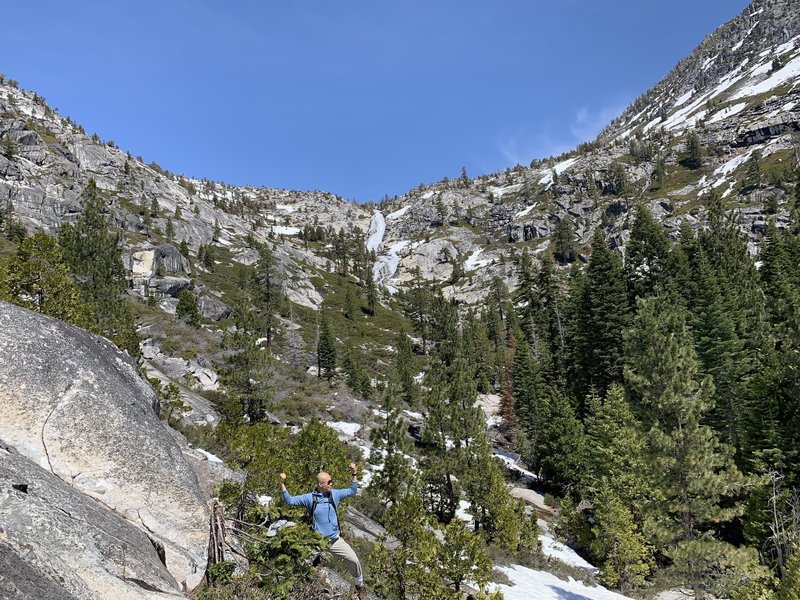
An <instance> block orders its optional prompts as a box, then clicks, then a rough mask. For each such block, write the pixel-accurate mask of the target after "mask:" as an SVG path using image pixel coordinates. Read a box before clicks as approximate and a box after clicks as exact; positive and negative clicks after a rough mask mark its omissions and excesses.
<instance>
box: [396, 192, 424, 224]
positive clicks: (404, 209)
mask: <svg viewBox="0 0 800 600" xmlns="http://www.w3.org/2000/svg"><path fill="white" fill-rule="evenodd" d="M431 196H433V192H426V193H425V194H424V195H423V196H422V197H423V198H424V199H428V198H430V197H431ZM409 210H411V205H410V204H409V205H407V206H404V207H403V208H401V209H400V210H396V211H394V212H390V213H389V214H388V215H386V218H387V219H389V220H390V221H391V220H392V219H399V218H400V217H402V216H403V215H404V214H406V213H407V212H408V211H409Z"/></svg>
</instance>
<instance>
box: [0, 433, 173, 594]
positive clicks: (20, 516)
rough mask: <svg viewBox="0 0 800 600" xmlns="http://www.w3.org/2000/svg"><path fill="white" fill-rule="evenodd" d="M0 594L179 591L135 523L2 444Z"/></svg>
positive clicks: (151, 545) (0, 465)
mask: <svg viewBox="0 0 800 600" xmlns="http://www.w3.org/2000/svg"><path fill="white" fill-rule="evenodd" d="M0 482H2V483H1V484H0V515H1V516H2V519H1V520H0V523H2V528H0V564H2V568H0V597H3V598H20V597H21V598H36V599H37V600H40V599H42V598H53V599H59V600H60V599H62V598H67V599H69V598H75V599H81V600H83V599H87V600H88V599H92V600H93V599H95V598H102V599H106V598H107V599H108V600H128V599H130V600H145V599H155V598H171V597H182V594H181V593H180V590H179V586H178V583H177V582H176V581H175V579H174V578H173V577H172V576H171V575H170V574H169V572H168V571H167V569H166V568H165V567H164V565H163V564H162V563H161V561H160V559H159V557H158V554H157V552H156V549H155V547H154V546H153V543H152V542H151V540H150V539H149V538H148V536H147V535H146V534H145V533H144V532H143V531H142V530H141V529H140V528H138V527H135V526H134V525H132V524H131V523H129V522H127V521H126V520H125V519H123V518H122V517H121V516H119V515H117V514H115V513H113V512H111V511H110V510H109V509H108V508H106V507H105V506H103V505H102V504H100V503H98V502H95V501H93V500H92V499H91V498H88V497H87V496H85V495H83V494H81V493H80V492H79V491H78V490H76V489H75V488H73V487H71V486H69V485H67V484H66V483H65V482H64V481H62V480H61V479H59V478H58V477H56V476H55V475H53V474H52V473H51V472H49V471H46V470H44V469H42V468H41V467H39V466H38V465H36V464H34V463H33V462H32V461H31V460H29V459H27V458H25V457H23V456H21V455H19V454H17V453H16V452H15V451H13V450H12V449H10V448H7V447H4V446H3V445H2V443H0Z"/></svg>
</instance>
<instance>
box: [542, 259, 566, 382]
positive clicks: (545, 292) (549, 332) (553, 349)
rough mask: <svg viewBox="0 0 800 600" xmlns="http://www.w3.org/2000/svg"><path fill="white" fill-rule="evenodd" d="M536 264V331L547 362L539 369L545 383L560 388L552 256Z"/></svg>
mask: <svg viewBox="0 0 800 600" xmlns="http://www.w3.org/2000/svg"><path fill="white" fill-rule="evenodd" d="M540 262H541V264H540V267H539V273H538V275H537V277H536V289H537V291H538V293H539V301H540V303H541V308H542V315H541V321H542V324H541V325H540V330H541V331H542V333H543V335H544V337H545V341H546V346H547V348H548V351H547V354H548V356H549V359H550V360H549V364H548V363H545V364H544V365H543V369H544V371H545V379H546V380H547V381H548V382H550V383H551V384H558V385H562V383H563V379H564V377H565V374H564V367H565V362H566V350H565V348H564V343H565V342H564V337H565V336H564V329H565V326H564V318H565V316H564V301H563V298H562V292H561V289H560V286H559V282H558V279H557V277H556V274H555V272H554V266H553V258H552V256H551V255H549V254H545V255H544V256H542V257H541V259H540Z"/></svg>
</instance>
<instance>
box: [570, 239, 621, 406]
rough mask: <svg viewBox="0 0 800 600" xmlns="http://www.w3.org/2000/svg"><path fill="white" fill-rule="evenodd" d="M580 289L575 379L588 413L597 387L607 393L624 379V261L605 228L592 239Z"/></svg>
mask: <svg viewBox="0 0 800 600" xmlns="http://www.w3.org/2000/svg"><path fill="white" fill-rule="evenodd" d="M574 292H575V293H577V294H578V296H577V297H576V298H574V299H573V300H572V302H573V306H574V310H575V315H574V319H575V323H574V326H573V330H572V335H571V338H572V339H571V340H570V344H571V346H572V353H573V356H572V364H571V365H570V377H571V379H572V382H573V390H574V394H575V397H576V398H577V399H578V406H579V414H580V415H581V416H582V415H585V414H586V410H585V399H586V396H587V394H588V393H589V390H590V389H591V388H592V387H593V388H594V389H595V391H596V392H597V393H599V394H601V395H604V394H605V393H606V391H607V390H608V388H609V386H610V385H611V384H613V383H616V382H620V381H622V354H623V347H622V334H623V331H624V329H625V327H626V326H627V323H628V319H629V316H628V313H629V311H628V293H627V289H626V287H625V276H624V273H623V270H622V261H621V259H620V257H619V255H617V254H616V253H614V252H612V251H611V249H610V248H609V247H608V244H607V242H606V237H605V235H604V234H603V231H602V230H601V229H597V230H596V231H595V233H594V236H593V237H592V257H591V260H590V261H589V266H588V267H587V269H586V280H585V284H584V285H581V286H580V287H579V288H577V289H575V290H574Z"/></svg>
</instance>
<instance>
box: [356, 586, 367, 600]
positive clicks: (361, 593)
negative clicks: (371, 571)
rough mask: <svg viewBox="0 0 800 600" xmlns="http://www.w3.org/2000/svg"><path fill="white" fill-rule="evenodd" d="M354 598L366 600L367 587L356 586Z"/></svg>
mask: <svg viewBox="0 0 800 600" xmlns="http://www.w3.org/2000/svg"><path fill="white" fill-rule="evenodd" d="M356 598H357V600H367V586H365V585H363V584H362V585H357V586H356Z"/></svg>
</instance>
